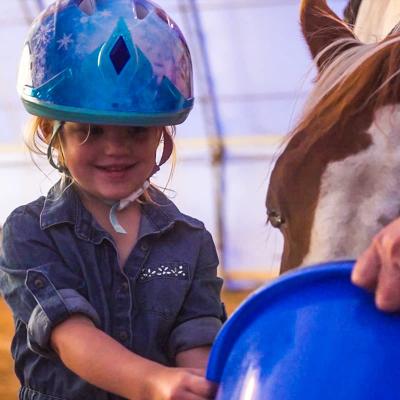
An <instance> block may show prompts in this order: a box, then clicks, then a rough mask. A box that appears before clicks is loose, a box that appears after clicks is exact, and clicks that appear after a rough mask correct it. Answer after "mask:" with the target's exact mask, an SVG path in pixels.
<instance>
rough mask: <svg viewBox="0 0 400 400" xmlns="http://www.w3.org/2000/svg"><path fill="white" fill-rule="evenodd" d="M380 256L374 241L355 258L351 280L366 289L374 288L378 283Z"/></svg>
mask: <svg viewBox="0 0 400 400" xmlns="http://www.w3.org/2000/svg"><path fill="white" fill-rule="evenodd" d="M380 269H381V258H380V254H379V247H378V243H377V242H376V241H374V242H373V243H372V244H371V245H370V247H369V248H368V249H367V250H366V251H364V253H363V254H362V255H361V256H360V257H359V258H358V259H357V262H356V264H355V266H354V268H353V271H352V274H351V280H352V282H353V283H354V284H355V285H357V286H360V287H362V288H364V289H367V290H374V289H375V288H376V286H377V283H378V278H379V271H380Z"/></svg>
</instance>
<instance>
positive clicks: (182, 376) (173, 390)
mask: <svg viewBox="0 0 400 400" xmlns="http://www.w3.org/2000/svg"><path fill="white" fill-rule="evenodd" d="M150 379H151V384H152V385H154V386H153V388H154V390H152V394H151V396H150V398H151V399H154V400H209V399H214V397H215V393H216V389H217V388H216V385H215V384H213V383H211V382H209V381H207V380H206V379H205V377H204V370H202V369H195V368H169V367H163V366H160V370H159V373H157V374H155V375H153V377H151V378H150Z"/></svg>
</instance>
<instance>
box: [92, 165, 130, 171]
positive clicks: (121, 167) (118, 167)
mask: <svg viewBox="0 0 400 400" xmlns="http://www.w3.org/2000/svg"><path fill="white" fill-rule="evenodd" d="M134 166H135V164H129V165H105V166H102V165H97V166H96V168H97V169H100V170H101V171H105V172H123V171H127V170H129V169H131V168H133V167H134Z"/></svg>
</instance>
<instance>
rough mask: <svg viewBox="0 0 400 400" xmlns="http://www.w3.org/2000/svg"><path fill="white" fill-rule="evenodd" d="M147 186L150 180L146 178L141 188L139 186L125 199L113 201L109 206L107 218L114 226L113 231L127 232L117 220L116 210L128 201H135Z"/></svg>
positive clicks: (123, 206) (124, 206) (126, 204)
mask: <svg viewBox="0 0 400 400" xmlns="http://www.w3.org/2000/svg"><path fill="white" fill-rule="evenodd" d="M149 186H150V182H149V181H148V180H147V181H145V182H144V184H143V186H142V187H141V188H139V189H138V190H135V191H134V192H133V193H132V194H131V195H129V196H128V197H126V198H125V199H122V200H120V201H117V202H115V203H114V205H113V206H112V207H111V210H110V214H109V218H110V223H111V225H112V227H113V228H114V230H115V232H117V233H124V234H126V233H127V232H126V230H125V229H124V228H123V226H122V225H121V224H120V223H119V222H118V218H117V211H121V210H123V209H124V208H126V207H127V206H128V205H129V204H130V203H133V202H134V201H136V200H137V199H138V198H139V197H140V196H141V195H142V194H143V193H144V191H145V190H146V189H147V188H148V187H149Z"/></svg>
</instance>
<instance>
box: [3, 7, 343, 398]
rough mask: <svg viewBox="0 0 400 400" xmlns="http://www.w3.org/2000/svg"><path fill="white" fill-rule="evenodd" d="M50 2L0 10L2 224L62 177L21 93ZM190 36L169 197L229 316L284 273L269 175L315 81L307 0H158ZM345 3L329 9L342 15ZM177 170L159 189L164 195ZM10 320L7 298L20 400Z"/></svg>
mask: <svg viewBox="0 0 400 400" xmlns="http://www.w3.org/2000/svg"><path fill="white" fill-rule="evenodd" d="M51 2H52V1H47V0H8V1H1V2H0V54H1V60H2V61H1V63H0V88H1V90H0V184H1V196H0V225H1V224H2V223H3V222H4V220H5V219H6V217H7V215H8V214H9V213H10V212H11V211H12V210H13V209H14V208H16V207H17V206H19V205H21V204H23V203H27V202H30V201H32V200H33V199H35V198H37V197H38V196H40V195H42V194H46V192H47V190H48V189H49V187H50V186H51V185H52V184H53V183H54V182H55V181H56V180H57V179H58V176H57V173H56V172H54V171H52V170H51V168H49V167H48V165H47V161H45V160H40V159H37V160H36V164H37V166H36V165H34V163H33V162H32V160H31V158H30V155H29V154H28V153H27V152H26V150H25V149H24V144H23V130H24V127H25V125H26V123H27V121H28V116H27V115H26V113H25V111H24V110H23V108H22V105H21V103H20V101H19V99H18V97H17V93H16V90H15V84H16V75H17V71H18V63H19V57H20V53H21V49H22V46H23V43H24V39H25V36H26V33H27V29H28V27H29V25H30V23H31V22H32V20H33V18H34V17H35V16H36V15H37V14H38V13H39V12H40V11H41V10H42V9H43V8H44V7H46V6H47V5H48V4H50V3H51ZM157 2H158V4H160V5H161V6H162V7H163V8H164V9H165V10H166V11H167V12H168V13H169V14H170V15H171V16H172V17H173V18H174V19H175V21H176V22H177V23H178V25H179V26H180V27H181V29H182V31H183V33H184V35H185V37H186V39H187V41H188V43H189V47H190V49H191V52H192V56H193V60H194V76H195V96H196V104H195V108H194V111H193V112H192V114H191V115H190V117H189V119H188V120H187V122H186V123H185V124H183V125H182V126H179V127H178V129H177V140H176V143H177V152H178V153H177V155H178V159H177V166H176V169H175V172H174V175H173V178H172V181H170V182H169V183H168V189H169V190H168V191H167V195H169V196H170V197H171V198H172V199H173V201H175V203H176V204H177V205H178V207H180V209H181V211H182V212H184V213H187V214H189V215H193V216H195V217H197V218H198V219H200V220H203V221H204V222H205V224H206V226H207V228H208V229H209V230H210V231H211V233H212V234H213V236H214V239H215V241H216V243H217V247H218V251H219V255H220V259H221V267H220V271H221V275H222V276H224V278H225V292H224V297H225V300H226V302H227V305H228V309H229V312H232V311H233V309H234V308H235V307H236V306H237V303H238V302H239V301H241V300H242V299H243V297H244V296H245V295H247V294H248V293H249V291H251V290H252V289H254V288H255V287H257V286H259V285H260V284H263V283H265V282H266V281H268V280H269V279H271V278H273V277H274V276H276V275H277V274H278V266H279V259H280V254H281V250H282V240H281V237H280V236H279V233H278V232H276V231H273V230H272V228H271V227H269V226H267V225H266V214H265V206H264V201H265V195H266V190H267V185H268V178H269V172H270V170H271V167H272V165H273V161H274V159H275V158H276V156H277V154H278V152H279V149H280V145H281V144H282V142H283V139H284V137H285V135H286V134H287V132H288V131H289V130H290V127H292V126H293V124H294V123H295V121H296V115H297V114H298V112H299V110H301V106H302V104H303V102H304V100H305V97H306V96H307V93H308V91H309V88H310V85H311V82H312V78H313V75H314V71H313V67H312V62H311V59H310V57H309V55H308V51H307V48H306V46H305V43H304V41H303V39H302V36H301V31H300V26H299V21H298V20H299V17H298V15H299V0H197V1H196V0H158V1H157ZM346 3H347V1H346V0H330V1H329V5H330V6H331V7H332V8H333V9H334V10H335V11H336V12H337V13H338V14H339V15H342V13H343V9H344V7H345V5H346ZM169 172H170V171H169V167H168V166H164V167H163V169H162V171H161V172H160V173H159V174H158V175H157V176H156V183H157V184H159V185H160V186H165V185H166V183H167V181H168V176H169ZM12 332H13V326H12V319H11V316H10V314H9V311H8V309H7V307H6V306H5V304H4V303H3V302H2V300H1V299H0V399H2V400H11V399H15V398H16V396H17V394H16V393H17V383H16V380H15V378H14V376H13V372H12V361H11V359H10V357H9V347H10V340H11V339H10V338H11V337H12Z"/></svg>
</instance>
